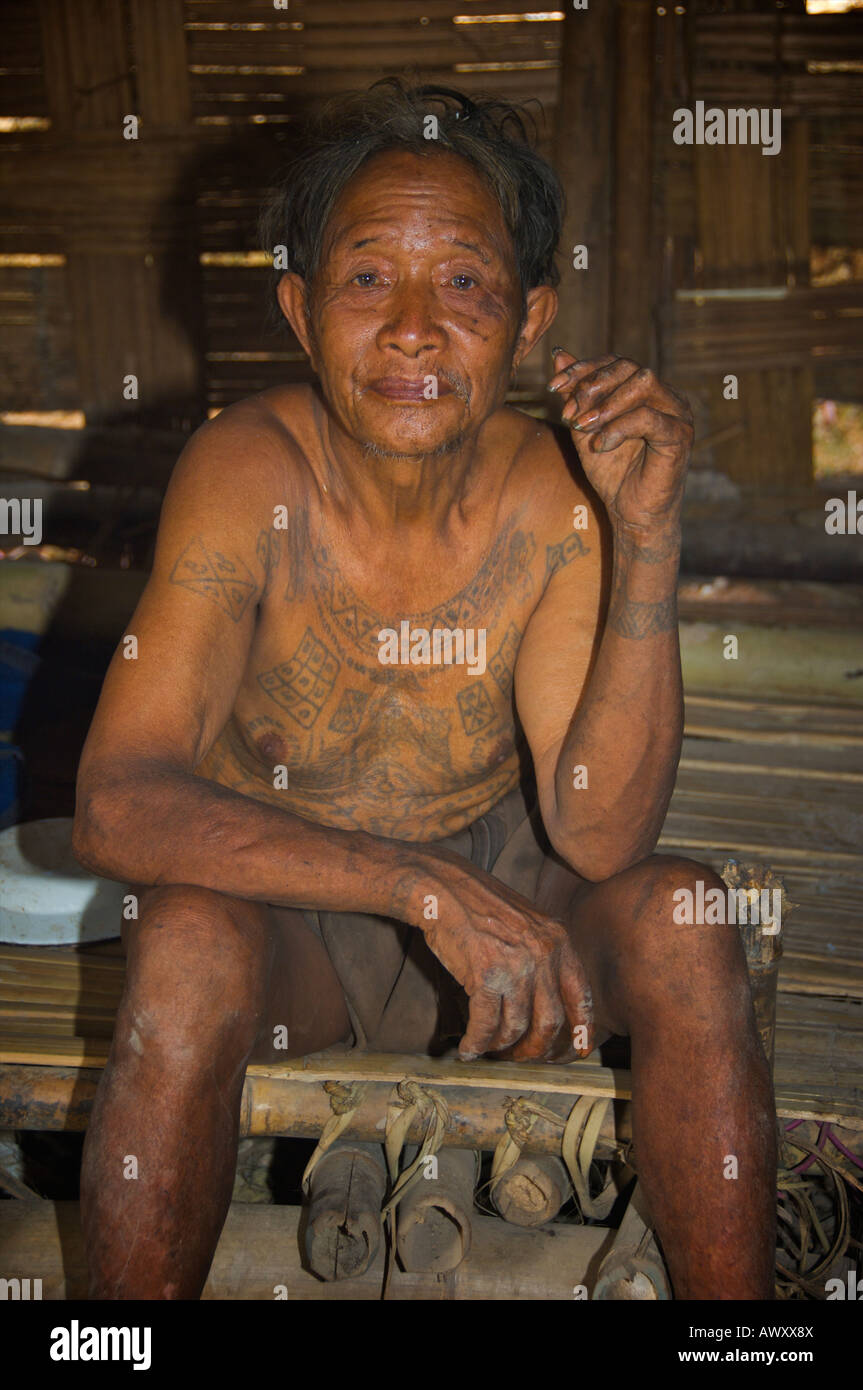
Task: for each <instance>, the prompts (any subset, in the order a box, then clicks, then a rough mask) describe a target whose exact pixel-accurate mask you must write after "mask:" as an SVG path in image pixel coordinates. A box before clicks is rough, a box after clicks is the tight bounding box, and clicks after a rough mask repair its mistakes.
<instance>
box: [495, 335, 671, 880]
mask: <svg viewBox="0 0 863 1390" xmlns="http://www.w3.org/2000/svg"><path fill="white" fill-rule="evenodd" d="M564 363H568V364H570V365H569V366H564V368H563V370H562V371H560V372H559V373H558V376H557V377H555V378H554V381H553V383H552V385H553V386H554V385H555V383H557V384H558V388H560V387H564V386H565V385H567V384H568V389H569V390H570V392H571V394H570V396H569V402H568V405H567V408H566V410H565V411H564V418H565V419H567V421H568V423H570V424H572V427H573V429H574V430H576V431H577V434H576V445H577V448H578V452H579V455H580V458H581V461H582V464H583V466H584V468H585V472H586V473H587V475H588V478H589V480H590V482H591V483H592V485H593V487H594V488H595V489H596V492H597V493H598V494H599V496H600V498H601V500H602V501H603V502H604V504H605V513H604V515H603V516H602V518H601V520H600V517H599V516H597V517H596V518H594V517H591V525H590V528H589V529H588V531H586V532H584V533H583V545H584V549H585V550H588V549H589V548H591V547H593V546H596V545H599V544H600V543H601V544H603V546H604V549H605V560H606V564H605V570H606V574H607V575H608V580H609V582H608V583H607V584H606V586H605V588H606V590H607V592H608V597H607V599H606V600H605V601H604V602H602V603H598V602H597V596H596V591H595V589H594V587H593V585H592V580H591V574H594V575H595V574H596V569H595V568H594V569H593V570H591V564H592V561H591V559H590V557H589V556H588V557H587V558H585V557H584V556H579V557H578V558H577V559H576V560H575V561H574V563H572V564H571V565H570V566H568V567H566V568H564V567H561V569H560V572H559V573H555V574H554V575H553V576H552V578H551V580H550V582H549V585H548V588H547V590H546V593H545V595H544V596H543V599H542V601H541V603H540V604H539V606H538V608H537V610H536V612H535V613H534V615H533V617H532V619H531V622H530V625H529V627H528V630H527V632H526V634H525V639H524V642H523V643H522V649H521V651H520V653H519V661H518V665H517V667H516V699H517V702H518V708H519V713H520V715H521V718H522V722H523V724H524V728H525V733H526V734H527V737H528V741H529V742H530V745H531V751H532V753H533V757H534V762H535V765H536V770H537V783H538V790H539V797H540V806H541V809H542V813H543V819H544V821H545V825H546V829H547V830H548V834H549V837H550V839H551V841H552V843H553V845H554V846H555V848H556V849H557V851H558V853H559V854H560V855H561V856H562V857H563V858H564V859H566V860H567V861H568V862H569V863H570V865H571V866H572V867H573V868H574V869H575V871H576V872H577V873H579V874H581V875H582V876H583V877H584V878H587V879H593V880H600V879H605V878H609V877H610V876H611V875H612V874H614V873H618V872H620V871H621V870H622V869H625V868H627V867H628V866H629V865H631V864H634V863H637V862H638V861H639V860H640V859H643V858H644V857H645V856H646V855H648V854H650V853H651V852H652V851H653V849H654V848H655V846H656V842H657V839H658V837H659V833H660V831H661V829H662V824H663V821H664V819H665V815H666V812H667V810H668V803H669V801H670V799H671V793H672V790H673V787H674V778H675V773H676V769H677V762H678V758H679V756H680V746H681V739H682V729H683V693H682V682H681V672H680V649H679V641H678V632H677V601H676V595H677V571H678V565H679V555H680V497H681V493H682V482H683V476H684V472H685V466H686V459H687V455H688V442H689V438H690V437H691V430H690V427H689V423H688V418H687V413H686V411H685V405H682V403H681V402H680V401H679V400H678V398H677V397H675V396H674V393H672V392H670V391H669V390H668V388H664V387H662V386H661V385H660V384H659V383H657V382H656V381H655V378H653V377H652V375H651V374H649V373H643V372H640V371H639V369H638V368H637V367H636V365H635V364H634V363H630V362H622V361H621V360H620V359H616V358H606V359H602V360H601V361H600V362H599V363H597V362H591V363H575V362H574V360H573V359H571V358H570V357H569V354H564V353H561V354H559V355H558V365H561V364H564ZM645 401H646V402H647V404H645ZM573 416H577V418H578V421H579V423H577V424H573ZM648 432H650V436H651V438H652V439H653V440H654V443H650V442H648V438H646V437H645V436H647V435H648ZM603 445H605V446H606V447H605V448H603V447H602V446H603ZM648 455H649V457H647V456H648ZM646 457H647V462H646V463H645V459H646ZM645 476H646V481H645ZM561 510H563V507H562V506H561ZM609 570H610V574H608V571H609ZM591 638H592V642H591V641H590V639H591ZM589 647H590V650H589V651H588V648H589Z"/></svg>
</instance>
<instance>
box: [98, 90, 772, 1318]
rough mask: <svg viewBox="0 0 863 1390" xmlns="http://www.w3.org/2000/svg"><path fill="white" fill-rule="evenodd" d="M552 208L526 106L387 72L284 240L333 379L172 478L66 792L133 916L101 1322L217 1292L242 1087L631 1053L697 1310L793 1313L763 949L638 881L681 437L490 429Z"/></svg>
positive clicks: (661, 687)
mask: <svg viewBox="0 0 863 1390" xmlns="http://www.w3.org/2000/svg"><path fill="white" fill-rule="evenodd" d="M432 117H433V118H434V119H431V118H432ZM560 215H561V197H560V190H559V185H558V182H557V180H556V177H555V175H554V173H553V171H552V170H551V169H550V168H549V167H548V166H547V164H545V163H544V161H543V160H541V159H540V158H539V157H538V155H537V154H536V153H535V152H534V151H533V150H532V149H531V147H530V145H529V143H528V142H527V141H526V140H525V138H524V131H523V127H522V126H521V125H520V123H519V120H518V117H517V115H516V113H514V112H513V111H512V110H511V109H510V108H507V107H505V106H502V105H501V104H499V103H494V102H486V101H478V102H476V103H473V102H469V101H467V100H466V99H464V98H461V97H459V95H458V94H456V93H451V92H447V91H441V90H437V91H434V90H433V89H423V88H421V89H414V90H410V89H407V88H406V87H404V86H403V85H402V84H400V83H398V82H388V83H385V84H382V85H381V84H378V85H377V86H375V87H374V88H372V90H371V91H370V92H368V93H366V94H363V95H361V96H359V97H357V96H354V97H352V98H349V99H347V100H346V101H344V102H342V103H341V104H340V105H338V106H337V107H336V108H335V109H332V110H331V111H330V112H329V113H328V114H327V116H326V117H325V118H324V119H323V121H322V122H320V123H319V124H318V126H317V129H316V131H315V133H314V135H313V138H312V143H311V145H310V147H309V148H307V149H306V150H305V152H304V153H303V154H301V155H298V156H297V158H296V160H295V162H294V165H293V167H292V169H291V170H290V172H289V174H288V176H287V178H286V181H285V184H284V187H283V189H282V191H281V194H280V195H279V197H278V199H277V200H276V202H275V203H274V206H273V208H272V209H271V214H270V219H269V226H270V229H271V230H270V239H271V241H270V244H271V246H275V245H278V246H283V247H285V248H286V250H287V256H288V262H287V264H288V266H289V269H288V270H287V272H286V273H283V274H282V275H281V277H280V278H278V282H277V296H278V303H279V305H280V307H281V312H282V313H283V314H284V316H285V318H286V319H287V321H288V323H289V324H290V326H291V328H292V329H293V331H294V333H295V334H296V336H297V338H298V340H299V341H300V343H301V344H302V346H303V348H304V349H305V351H306V352H307V354H308V356H309V359H310V361H311V364H312V367H313V368H314V371H315V372H316V374H317V384H316V385H315V386H314V387H307V386H285V387H277V388H274V389H272V390H269V391H265V392H263V393H262V394H261V395H259V396H255V397H253V398H251V399H249V400H245V401H241V402H240V403H238V404H237V405H234V406H232V407H230V409H228V410H225V411H223V412H222V413H221V414H220V415H219V417H218V418H217V419H216V420H214V421H212V422H210V423H208V424H206V425H204V426H203V427H202V428H201V429H199V430H198V432H197V433H196V434H195V436H194V437H193V438H192V440H191V441H190V443H189V445H188V446H187V448H186V449H185V451H184V453H183V455H182V457H181V459H180V461H179V463H178V465H177V468H176V471H175V473H174V476H173V479H172V481H171V485H170V488H169V490H168V494H167V496H166V499H165V504H164V509H163V512H162V518H161V526H160V530H159V537H158V543H157V548H156V556H155V563H154V567H153V574H152V577H151V579H150V581H149V583H148V585H147V589H146V592H145V594H144V596H143V598H142V599H141V602H140V605H139V607H138V609H137V611H136V613H135V616H134V618H133V619H132V622H131V624H130V626H129V634H130V635H134V637H135V638H136V639H137V654H136V655H134V656H133V659H128V658H129V657H130V655H131V654H132V653H131V652H130V646H131V644H128V643H126V644H124V649H123V650H121V651H118V653H117V654H116V656H115V658H114V661H113V663H112V665H111V668H110V671H109V673H108V677H107V680H106V683H105V688H104V691H103V694H102V697H101V701H100V705H99V708H98V711H97V713H96V717H95V720H94V722H93V726H92V729H91V732H90V736H89V739H88V742H87V746H86V749H85V752H84V756H83V759H82V763H81V769H80V775H79V807H78V814H77V817H76V848H77V852H78V854H79V856H80V858H81V859H82V861H83V862H84V863H86V864H88V865H89V866H91V867H92V868H94V869H96V870H98V871H99V872H100V873H102V874H105V875H107V876H109V877H112V878H117V879H120V880H123V881H128V882H130V883H133V884H136V885H139V888H138V889H137V890H136V891H137V893H138V898H139V911H138V916H137V919H136V920H134V921H131V922H129V923H127V924H126V927H125V929H124V930H125V941H126V952H127V976H126V986H125V993H124V996H123V1000H122V1004H121V1007H120V1011H119V1014H118V1018H117V1026H116V1031H115V1036H114V1042H113V1047H112V1051H111V1057H110V1060H109V1063H108V1066H107V1067H106V1070H105V1073H104V1076H103V1079H102V1081H101V1084H100V1087H99V1092H98V1096H97V1099H96V1104H95V1107H94V1111H93V1116H92V1121H91V1126H90V1130H89V1133H88V1137H87V1146H86V1152H85V1160H84V1172H83V1184H82V1199H83V1204H84V1221H85V1230H86V1235H87V1241H88V1249H89V1260H90V1267H91V1277H92V1283H91V1289H92V1294H93V1296H94V1297H97V1298H195V1297H197V1296H199V1294H200V1292H201V1289H202V1287H203V1284H204V1281H205V1279H206V1276H207V1272H208V1269H209V1266H210V1262H211V1259H212V1256H213V1251H214V1249H215V1246H216V1242H217V1240H218V1237H219V1232H220V1230H221V1227H222V1223H223V1221H224V1218H225V1214H226V1210H227V1206H228V1202H229V1199H230V1194H231V1188H232V1180H233V1174H234V1167H235V1158H236V1149H237V1135H238V1112H239V1103H240V1095H241V1089H242V1085H243V1075H244V1070H245V1067H246V1064H247V1062H248V1061H249V1060H250V1059H260V1058H266V1057H268V1058H270V1059H273V1057H274V1055H275V1056H276V1057H277V1058H283V1057H284V1056H286V1055H297V1054H302V1053H306V1052H310V1051H314V1050H317V1049H320V1048H324V1047H327V1046H329V1045H333V1044H336V1043H339V1042H341V1043H349V1042H352V1043H353V1044H354V1045H356V1046H360V1047H363V1048H373V1049H375V1050H379V1051H381V1050H383V1051H387V1050H400V1051H419V1050H425V1049H428V1048H432V1047H436V1046H440V1045H441V1043H445V1041H446V1039H447V1037H453V1036H454V1037H456V1038H460V1045H459V1047H460V1055H461V1057H462V1058H463V1059H464V1060H465V1061H466V1062H467V1061H470V1060H471V1059H473V1058H476V1057H478V1056H479V1055H481V1054H488V1053H491V1054H502V1053H505V1054H506V1055H507V1056H509V1057H512V1058H515V1059H532V1060H534V1061H539V1060H546V1061H561V1060H569V1059H573V1058H575V1057H576V1056H577V1055H583V1054H585V1053H586V1052H588V1051H590V1050H591V1049H592V1048H593V1047H594V1046H595V1045H598V1044H599V1043H600V1042H601V1041H602V1040H603V1039H604V1038H607V1037H608V1036H610V1035H612V1034H618V1035H624V1036H629V1038H630V1039H631V1049H632V1072H633V1088H634V1111H633V1126H634V1139H635V1149H636V1155H637V1163H638V1170H639V1174H640V1175H641V1178H642V1182H643V1185H644V1188H645V1190H646V1193H647V1196H648V1200H649V1202H650V1206H651V1210H652V1214H653V1217H654V1219H655V1223H656V1228H657V1232H658V1234H659V1236H660V1239H661V1241H662V1245H663V1249H664V1252H665V1255H666V1258H667V1262H668V1266H669V1271H670V1274H671V1278H672V1281H673V1286H674V1290H675V1294H676V1296H677V1297H678V1298H729V1299H730V1298H748V1299H757V1298H769V1297H771V1294H772V1282H773V1281H772V1270H773V1248H774V1172H775V1149H774V1143H775V1123H774V1113H773V1102H772V1094H771V1085H770V1078H769V1073H768V1068H767V1065H766V1062H765V1058H764V1055H763V1053H762V1050H761V1045H760V1041H759V1037H758V1034H757V1031H756V1028H755V1023H754V1017H753V1011H752V1005H751V998H750V992H749V986H748V979H747V972H746V966H745V961H744V956H743V951H742V947H741V944H740V941H739V939H738V933H737V931H736V930H735V929H733V928H729V927H725V926H704V925H693V926H679V925H676V924H675V922H674V918H673V912H674V900H673V894H674V892H675V890H678V889H680V888H687V887H689V888H694V885H695V884H696V883H697V882H698V881H699V880H701V881H702V882H704V883H706V884H709V885H710V886H711V887H714V886H717V885H718V884H719V880H717V878H716V876H715V875H714V874H713V873H712V871H711V870H710V869H709V868H707V867H705V866H703V865H700V864H697V863H692V862H689V861H687V860H683V859H679V858H674V857H671V856H659V855H656V854H654V853H653V851H654V848H655V845H656V842H657V838H658V835H659V832H660V829H661V826H662V823H663V818H664V816H665V813H666V809H667V806H668V801H669V797H670V795H671V790H672V786H673V783H674V776H675V769H676V764H677V759H678V755H679V750H680V741H681V726H682V716H681V707H682V701H681V677H680V659H679V650H678V636H677V621H676V608H675V589H676V576H677V569H678V558H679V544H680V515H681V497H682V491H683V480H684V473H685V469H686V464H687V457H688V452H689V447H690V442H691V438H692V427H691V421H690V415H689V411H688V409H687V406H686V403H685V402H684V401H683V400H682V399H681V397H680V396H678V395H677V394H676V393H675V392H674V391H672V390H671V389H670V388H669V387H668V386H665V385H663V384H662V383H661V382H659V381H658V380H657V379H656V378H655V376H654V375H653V374H652V373H651V372H650V371H647V370H645V369H643V368H640V367H639V366H638V365H637V364H636V363H634V362H631V361H627V360H625V359H621V358H617V357H615V356H611V355H607V356H601V357H593V358H582V357H579V358H576V357H575V356H574V355H573V354H572V353H571V352H569V351H568V350H566V351H565V350H564V349H563V348H556V349H555V362H554V365H555V375H554V377H553V378H552V380H551V382H550V383H549V389H550V390H552V391H556V392H557V393H558V394H559V395H560V396H561V397H562V398H563V399H564V400H565V405H564V409H563V418H564V420H565V422H566V426H568V428H565V429H560V428H551V427H549V426H548V425H545V424H542V423H539V422H537V421H536V420H534V419H531V418H529V417H527V416H526V415H524V414H522V413H520V412H519V411H517V410H513V409H511V408H509V407H507V405H506V404H505V397H506V392H507V388H508V386H509V384H510V382H511V379H512V376H513V373H514V372H515V371H516V369H517V367H518V365H519V363H520V362H521V361H522V359H523V358H524V357H525V356H526V355H527V353H528V352H530V350H531V348H533V347H534V346H535V345H536V344H537V343H538V342H539V340H540V338H541V337H542V335H543V334H544V333H545V332H546V331H547V330H548V329H549V327H550V326H551V324H552V322H553V320H554V316H555V311H556V296H555V291H554V288H553V286H554V284H555V282H556V280H557V276H556V272H555V268H554V253H555V247H556V243H557V240H558V237H559V233H560ZM578 346H579V347H580V348H581V347H582V346H583V347H587V348H589V347H590V344H584V345H578ZM132 651H134V649H132ZM462 1006H463V1011H461V1008H462ZM280 1029H281V1033H282V1035H283V1036H284V1031H285V1030H287V1037H288V1041H289V1050H288V1053H287V1054H286V1053H285V1052H279V1053H276V1054H274V1052H273V1038H274V1034H277V1033H279V1031H280ZM127 1155H134V1156H135V1157H136V1159H137V1180H136V1181H134V1182H131V1181H128V1180H127V1177H126V1173H125V1171H124V1163H125V1159H126V1156H127ZM728 1155H734V1156H735V1157H736V1159H737V1172H738V1177H737V1179H736V1180H729V1177H728V1173H729V1165H728V1164H727V1161H726V1160H727V1156H728Z"/></svg>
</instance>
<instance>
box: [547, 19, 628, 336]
mask: <svg viewBox="0 0 863 1390" xmlns="http://www.w3.org/2000/svg"><path fill="white" fill-rule="evenodd" d="M615 9H616V6H615V4H614V3H613V0H600V3H597V4H593V5H591V6H590V7H589V8H588V9H579V10H576V9H574V8H573V6H572V4H571V3H568V4H567V6H566V9H565V11H564V14H565V18H564V22H563V35H562V41H561V52H560V61H561V72H560V101H559V103H558V108H557V131H556V138H555V165H556V168H557V171H558V173H559V175H560V177H561V180H562V182H563V187H564V192H565V194H566V203H567V212H566V220H565V222H564V231H563V239H562V242H561V247H562V264H561V271H562V275H561V284H560V288H559V291H558V293H559V295H560V310H559V313H558V316H557V320H556V322H555V324H554V328H553V330H552V332H551V333H550V334H549V350H550V347H551V345H552V343H560V344H561V345H562V346H563V347H565V348H566V349H567V350H568V351H569V352H573V353H574V354H575V355H576V357H594V356H597V355H598V354H600V353H603V352H607V351H608V350H609V348H610V346H611V274H612V260H613V258H612V215H611V214H612V209H611V202H612V160H613V157H614V138H613V136H614V77H615V63H614V34H615V31H614V19H615ZM580 246H583V247H585V248H586V250H587V256H588V263H587V268H586V269H583V270H576V269H575V268H574V266H573V248H574V247H580ZM549 362H550V359H549Z"/></svg>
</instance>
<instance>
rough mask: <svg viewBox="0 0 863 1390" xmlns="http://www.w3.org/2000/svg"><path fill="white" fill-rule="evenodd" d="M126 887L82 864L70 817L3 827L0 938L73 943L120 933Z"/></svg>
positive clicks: (27, 943)
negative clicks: (74, 847)
mask: <svg viewBox="0 0 863 1390" xmlns="http://www.w3.org/2000/svg"><path fill="white" fill-rule="evenodd" d="M126 892H127V888H126V885H124V884H122V883H114V882H112V881H111V880H110V879H107V878H99V877H97V875H96V874H91V873H89V872H88V870H87V869H82V867H81V865H80V864H79V863H78V861H77V860H76V859H75V857H74V855H73V854H72V818H71V816H60V817H57V818H56V819H54V820H36V821H27V822H25V823H24V824H23V825H10V826H9V827H8V829H6V830H3V831H0V941H4V942H11V943H14V944H15V945H17V946H69V945H73V944H74V943H75V942H78V941H106V940H108V939H109V938H110V937H113V936H119V935H120V924H121V921H122V907H123V898H124V896H125V894H126Z"/></svg>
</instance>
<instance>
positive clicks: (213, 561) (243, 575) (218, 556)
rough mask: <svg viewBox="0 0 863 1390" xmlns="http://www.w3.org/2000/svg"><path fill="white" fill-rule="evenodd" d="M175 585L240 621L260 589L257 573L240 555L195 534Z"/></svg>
mask: <svg viewBox="0 0 863 1390" xmlns="http://www.w3.org/2000/svg"><path fill="white" fill-rule="evenodd" d="M169 582H170V583H171V584H177V585H179V586H180V587H181V588H183V589H188V590H189V591H190V592H191V593H193V594H198V595H200V596H201V597H202V598H206V599H209V601H210V602H211V603H215V604H217V606H218V607H219V608H221V610H222V612H223V613H227V615H228V617H229V618H230V619H231V620H232V621H233V622H235V623H238V622H239V621H240V619H241V618H242V616H243V614H244V613H245V611H246V609H247V608H248V606H249V604H250V603H251V601H252V600H253V599H254V597H255V595H256V594H257V592H258V585H257V584H256V583H255V578H254V575H253V574H252V572H251V570H250V569H249V567H248V565H246V564H245V563H244V561H243V560H241V559H240V557H239V555H229V554H226V552H225V551H224V550H218V549H216V548H215V547H214V546H212V545H210V544H209V543H208V542H207V541H205V540H204V538H203V537H202V536H195V537H193V539H192V540H191V541H190V542H189V544H188V545H187V546H186V548H185V550H184V551H183V552H182V554H181V555H180V557H179V559H178V560H177V562H176V564H175V565H174V568H173V569H172V571H171V574H170V576H169Z"/></svg>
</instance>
